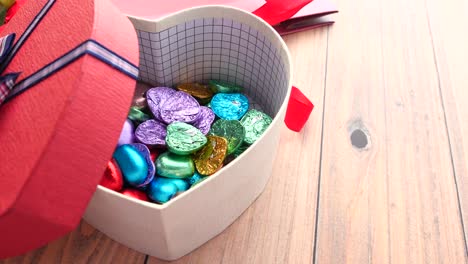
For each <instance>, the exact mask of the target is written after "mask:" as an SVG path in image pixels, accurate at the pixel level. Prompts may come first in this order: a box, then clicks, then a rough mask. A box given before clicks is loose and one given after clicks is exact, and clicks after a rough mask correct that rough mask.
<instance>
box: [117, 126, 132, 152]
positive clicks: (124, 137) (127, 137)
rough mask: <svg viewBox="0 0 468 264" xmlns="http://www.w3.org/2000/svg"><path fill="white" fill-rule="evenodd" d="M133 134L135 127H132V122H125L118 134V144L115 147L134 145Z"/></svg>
mask: <svg viewBox="0 0 468 264" xmlns="http://www.w3.org/2000/svg"><path fill="white" fill-rule="evenodd" d="M134 132H135V127H134V126H133V123H132V121H130V120H129V119H127V120H125V123H124V125H123V128H122V131H121V132H120V137H119V142H118V143H117V146H122V145H125V144H131V143H134V142H135V136H134Z"/></svg>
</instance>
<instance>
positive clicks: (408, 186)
mask: <svg viewBox="0 0 468 264" xmlns="http://www.w3.org/2000/svg"><path fill="white" fill-rule="evenodd" d="M335 2H337V3H338V7H339V10H340V13H339V14H338V15H335V16H334V17H335V18H336V20H337V23H336V24H335V25H334V26H332V27H330V28H329V29H327V28H322V29H317V30H310V31H306V32H303V33H299V34H294V35H291V36H288V37H286V42H287V44H288V46H289V48H290V50H291V53H292V57H293V61H294V67H295V71H294V73H295V84H296V85H297V86H298V87H299V88H301V90H302V91H304V92H305V94H306V95H307V96H309V98H312V99H313V101H314V103H315V104H316V108H315V110H314V112H313V115H312V117H311V120H310V121H309V123H308V125H307V126H306V127H305V129H304V131H303V132H302V133H300V134H296V133H293V132H290V131H288V130H287V129H284V130H283V131H282V136H281V147H280V152H279V154H278V156H277V161H276V163H275V167H274V173H273V175H272V178H271V180H270V182H269V184H268V186H267V189H266V190H265V192H264V193H263V194H262V195H261V196H260V197H259V199H258V200H257V201H256V202H255V203H254V204H253V205H252V206H251V207H250V208H249V209H248V210H247V211H246V212H245V213H244V214H243V215H242V216H241V217H240V218H239V219H238V220H237V221H236V222H234V223H233V224H232V226H230V227H229V228H228V229H227V230H226V231H225V232H223V233H222V234H220V235H219V236H218V237H216V238H214V239H213V240H211V241H209V242H208V243H206V244H205V245H203V246H202V247H200V248H199V249H197V250H195V251H194V252H192V253H191V254H189V255H187V256H185V257H183V258H181V259H180V260H178V261H175V262H173V263H176V264H183V263H204V264H205V263H207V264H210V263H236V264H237V263H247V264H249V263H268V264H270V263H294V264H295V263H311V262H313V263H319V264H322V263H358V264H361V263H378V264H381V263H382V264H385V263H396V264H402V263H450V264H451V263H456V264H458V263H468V259H467V244H466V240H467V239H468V237H464V235H465V234H467V232H466V230H464V229H466V228H467V227H468V222H467V221H468V166H467V165H466V164H467V159H468V154H467V153H468V139H466V137H467V135H468V107H467V106H466V103H465V101H466V100H467V99H468V89H467V88H468V86H467V82H466V78H467V77H466V76H468V68H467V67H466V66H465V64H466V62H467V61H468V51H467V47H468V35H467V34H465V32H466V28H467V27H468V4H467V3H465V1H463V0H452V1H448V2H447V1H436V0H414V1H404V0H392V1H382V0H356V1H347V0H336V1H335ZM322 98H325V103H322V101H323V100H322ZM322 117H323V120H322ZM322 121H323V127H322ZM355 130H361V131H363V132H364V133H365V134H366V136H367V139H368V142H367V146H366V147H365V148H364V149H358V148H356V147H354V146H353V145H352V142H351V139H350V134H351V133H352V132H353V131H355ZM322 133H323V134H322ZM317 197H318V198H319V200H318V201H317ZM317 202H318V208H317ZM317 211H318V214H317ZM316 217H318V219H317V220H316ZM463 219H464V221H463ZM315 230H317V232H315ZM0 235H1V234H0ZM85 262H89V263H144V262H145V256H144V255H142V254H139V253H137V252H135V251H133V250H130V249H127V248H126V247H124V246H122V245H120V244H118V243H116V242H113V241H112V240H110V239H109V238H107V237H106V236H105V235H103V234H101V233H100V232H98V231H96V230H94V229H93V228H92V227H90V226H89V225H87V224H85V223H82V224H81V226H80V227H79V228H78V229H77V230H76V231H75V232H73V233H72V234H70V235H69V236H67V237H65V238H63V239H60V240H58V241H56V242H54V243H52V244H50V245H49V246H47V247H44V248H42V249H40V250H37V251H35V252H31V253H29V254H26V255H24V256H21V257H18V258H14V259H10V260H7V261H4V262H1V263H8V264H10V263H85ZM147 262H148V263H152V264H162V263H167V262H164V261H160V260H157V259H155V258H149V259H148V261H147Z"/></svg>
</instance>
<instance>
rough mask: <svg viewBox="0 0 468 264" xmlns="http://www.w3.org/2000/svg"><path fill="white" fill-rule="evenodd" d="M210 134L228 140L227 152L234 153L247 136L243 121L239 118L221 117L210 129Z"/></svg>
mask: <svg viewBox="0 0 468 264" xmlns="http://www.w3.org/2000/svg"><path fill="white" fill-rule="evenodd" d="M210 135H215V136H219V137H223V138H225V139H227V141H228V149H227V154H228V155H231V154H232V153H234V152H235V151H236V150H237V149H238V148H239V147H240V146H241V144H242V142H243V141H244V138H245V129H244V126H243V125H242V124H241V122H239V121H237V120H224V119H219V120H218V121H216V122H215V123H214V124H213V125H212V126H211V130H210Z"/></svg>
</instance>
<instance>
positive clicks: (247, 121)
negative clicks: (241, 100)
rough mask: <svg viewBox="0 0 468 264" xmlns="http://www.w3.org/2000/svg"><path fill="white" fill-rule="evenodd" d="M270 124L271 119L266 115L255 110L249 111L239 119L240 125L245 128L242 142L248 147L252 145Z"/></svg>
mask: <svg viewBox="0 0 468 264" xmlns="http://www.w3.org/2000/svg"><path fill="white" fill-rule="evenodd" d="M271 122H272V119H271V117H270V116H268V115H267V114H265V113H263V112H260V111H258V110H255V109H252V110H249V111H248V112H247V113H246V114H245V115H244V117H243V118H242V119H241V123H242V125H243V126H244V128H245V138H244V142H245V143H247V144H250V145H251V144H253V143H254V142H255V141H257V139H259V138H260V137H261V136H262V134H263V132H265V130H266V129H267V128H268V126H269V125H270V124H271Z"/></svg>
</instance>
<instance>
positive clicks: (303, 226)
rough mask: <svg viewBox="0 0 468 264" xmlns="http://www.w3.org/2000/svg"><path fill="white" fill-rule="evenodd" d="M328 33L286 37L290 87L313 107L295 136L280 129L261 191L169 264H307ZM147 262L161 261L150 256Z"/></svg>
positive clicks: (309, 258) (307, 33)
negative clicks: (228, 223)
mask: <svg viewBox="0 0 468 264" xmlns="http://www.w3.org/2000/svg"><path fill="white" fill-rule="evenodd" d="M326 38H327V29H326V28H323V29H319V30H315V31H309V32H304V33H301V34H295V35H293V36H290V37H287V38H286V43H287V44H288V46H289V48H290V49H291V53H292V58H293V63H294V65H295V66H296V69H295V71H294V73H295V85H297V86H298V87H300V89H301V90H302V91H303V92H304V93H305V94H306V95H307V96H308V97H309V98H313V99H314V100H313V101H314V103H315V104H316V108H315V110H314V112H313V114H312V116H311V120H310V122H309V123H308V124H307V125H306V127H305V128H304V130H303V132H302V133H300V134H297V133H293V132H290V131H288V130H286V129H284V130H283V131H282V134H281V142H280V149H279V154H278V156H277V159H276V163H275V166H274V169H273V170H274V172H273V175H272V178H271V179H270V182H269V183H268V186H267V188H266V190H265V192H264V193H263V194H262V195H261V196H260V198H258V199H257V201H256V202H255V203H254V204H253V205H252V206H251V207H250V208H249V209H248V210H247V211H246V212H245V213H244V214H243V215H242V216H241V217H240V218H239V219H238V220H237V221H236V222H235V223H234V224H233V225H232V226H230V227H229V228H228V229H227V230H226V231H225V232H223V233H222V234H221V235H219V236H218V237H216V238H215V239H213V240H212V241H210V242H208V243H206V244H205V245H203V246H202V247H201V248H199V249H198V250H196V251H194V252H192V253H191V254H189V255H187V256H185V257H183V258H181V259H180V260H178V261H176V262H174V263H178V264H182V263H243V264H244V263H245V264H248V263H310V261H311V259H312V251H313V237H314V226H315V207H316V197H317V194H316V191H317V180H318V172H319V164H320V162H319V158H320V157H319V155H320V139H321V126H322V121H321V120H322V103H321V101H322V97H323V88H324V76H325V62H326V46H327V43H326V41H327V39H326ZM149 263H151V264H161V263H166V262H163V261H160V260H157V259H155V258H150V260H149Z"/></svg>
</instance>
